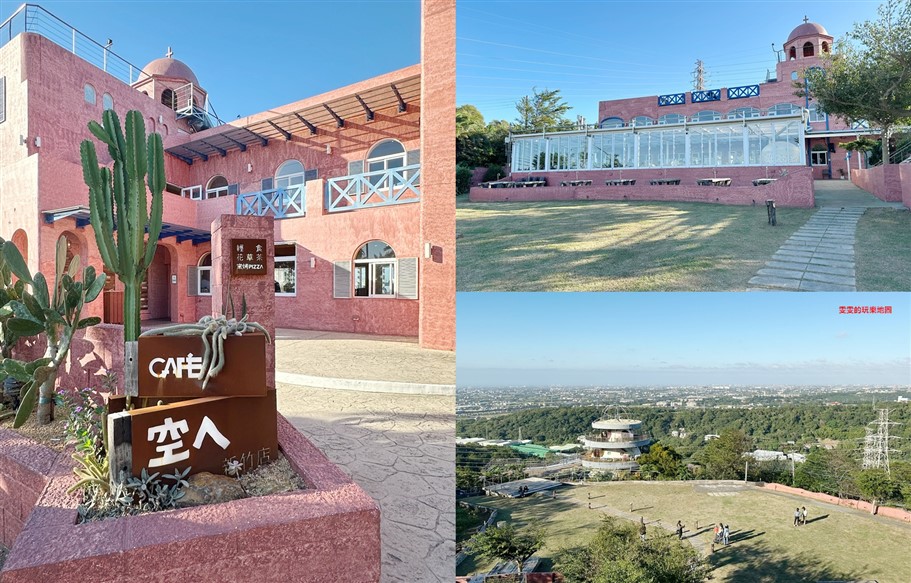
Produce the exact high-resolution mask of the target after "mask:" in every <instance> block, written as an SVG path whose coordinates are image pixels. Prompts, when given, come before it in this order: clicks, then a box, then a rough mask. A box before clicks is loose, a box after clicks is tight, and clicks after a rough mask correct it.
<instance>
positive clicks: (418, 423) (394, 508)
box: [278, 383, 455, 583]
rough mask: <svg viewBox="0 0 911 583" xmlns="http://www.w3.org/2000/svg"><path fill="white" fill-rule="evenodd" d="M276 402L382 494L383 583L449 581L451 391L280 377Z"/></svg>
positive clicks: (452, 542) (318, 443)
mask: <svg viewBox="0 0 911 583" xmlns="http://www.w3.org/2000/svg"><path fill="white" fill-rule="evenodd" d="M278 409H279V411H280V412H281V413H282V414H283V415H284V416H285V417H286V418H287V419H288V421H290V422H291V423H292V424H293V425H294V426H295V427H296V428H297V429H298V430H299V431H301V433H303V434H304V435H305V436H306V437H307V438H308V439H310V440H311V441H312V442H313V443H314V444H315V445H316V446H317V447H319V448H320V450H322V452H323V453H324V454H326V456H327V457H329V459H330V460H332V461H333V462H334V463H336V464H338V465H339V466H340V467H341V468H342V469H343V470H344V471H345V472H347V473H348V474H349V475H350V476H351V477H352V478H353V479H354V481H355V482H357V484H358V485H359V486H361V487H362V488H364V490H366V491H367V493H368V494H370V496H372V497H373V499H374V500H377V501H378V503H379V505H380V517H381V519H380V521H381V522H380V529H381V534H382V557H383V566H382V579H381V580H382V581H383V583H397V582H408V583H411V582H414V581H421V582H426V583H434V582H438V581H439V582H443V581H445V582H446V583H449V582H451V581H452V577H453V574H454V573H455V448H454V447H453V444H454V443H455V398H454V397H452V396H434V395H395V394H377V393H362V392H356V391H347V390H346V391H333V390H327V389H315V388H306V387H297V386H289V385H284V384H281V383H279V385H278Z"/></svg>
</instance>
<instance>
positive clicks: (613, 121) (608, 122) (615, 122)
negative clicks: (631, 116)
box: [600, 117, 623, 129]
mask: <svg viewBox="0 0 911 583" xmlns="http://www.w3.org/2000/svg"><path fill="white" fill-rule="evenodd" d="M600 126H601V128H602V129H603V128H622V127H623V119H622V118H619V117H606V118H604V119H602V120H601V124H600Z"/></svg>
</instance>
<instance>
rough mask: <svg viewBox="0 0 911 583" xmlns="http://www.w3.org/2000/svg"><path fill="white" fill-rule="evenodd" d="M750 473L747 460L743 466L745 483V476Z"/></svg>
mask: <svg viewBox="0 0 911 583" xmlns="http://www.w3.org/2000/svg"><path fill="white" fill-rule="evenodd" d="M749 472H750V460H747V461H746V463H745V464H744V466H743V481H744V482H746V481H747V474H748V473H749Z"/></svg>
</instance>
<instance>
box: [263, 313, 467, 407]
mask: <svg viewBox="0 0 911 583" xmlns="http://www.w3.org/2000/svg"><path fill="white" fill-rule="evenodd" d="M275 336H276V342H275V369H276V379H277V381H278V382H284V383H288V384H294V385H299V386H310V387H313V386H318V387H325V388H330V389H346V388H347V389H353V390H376V391H384V390H387V391H392V392H402V393H409V392H411V393H429V394H450V395H451V394H454V393H455V352H453V351H445V350H430V349H427V348H421V347H420V346H419V345H418V343H417V340H416V339H414V338H403V337H397V336H370V335H366V334H348V333H341V332H323V331H317V330H291V329H287V328H279V329H277V330H276V333H275ZM321 378H322V379H332V381H331V382H330V381H325V382H324V381H321V380H320V379H321ZM364 381H366V382H364ZM384 387H385V388H384Z"/></svg>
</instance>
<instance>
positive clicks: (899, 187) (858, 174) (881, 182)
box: [851, 164, 911, 208]
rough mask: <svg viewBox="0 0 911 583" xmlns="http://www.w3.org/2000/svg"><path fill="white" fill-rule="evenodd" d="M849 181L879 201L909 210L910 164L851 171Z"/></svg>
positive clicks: (910, 197) (910, 200)
mask: <svg viewBox="0 0 911 583" xmlns="http://www.w3.org/2000/svg"><path fill="white" fill-rule="evenodd" d="M851 181H852V182H853V183H854V184H856V185H857V186H859V187H860V188H863V189H864V190H866V191H867V192H869V193H870V194H872V195H873V196H875V197H876V198H878V199H880V200H884V201H886V202H900V203H902V204H904V205H905V206H906V207H908V208H911V164H889V165H884V166H875V167H873V168H864V169H862V170H857V169H855V170H851Z"/></svg>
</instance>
